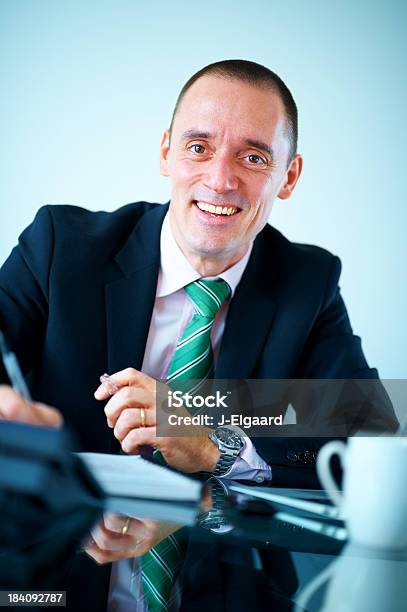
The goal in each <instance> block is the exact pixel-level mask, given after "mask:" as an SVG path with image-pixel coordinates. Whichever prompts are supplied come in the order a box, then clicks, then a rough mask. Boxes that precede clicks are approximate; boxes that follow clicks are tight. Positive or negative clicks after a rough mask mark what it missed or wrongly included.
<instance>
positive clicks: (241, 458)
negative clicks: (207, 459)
mask: <svg viewBox="0 0 407 612" xmlns="http://www.w3.org/2000/svg"><path fill="white" fill-rule="evenodd" d="M228 429H232V430H234V431H236V433H238V434H239V435H240V436H241V437H242V440H244V444H243V446H242V448H241V449H240V452H239V455H238V457H237V459H236V461H235V462H234V464H233V465H232V467H231V468H230V469H229V470H228V471H227V472H226V474H223V475H222V476H217V478H219V479H222V478H227V479H234V480H252V481H254V482H257V483H259V484H261V483H262V482H266V481H270V480H271V478H272V474H271V467H270V466H269V465H268V463H266V462H265V461H264V459H262V458H261V457H260V456H259V455H258V453H257V451H256V449H255V447H254V445H253V442H252V441H251V440H250V438H248V437H247V436H246V435H245V434H244V433H243V431H242V430H241V429H240V428H239V427H235V426H230V427H228Z"/></svg>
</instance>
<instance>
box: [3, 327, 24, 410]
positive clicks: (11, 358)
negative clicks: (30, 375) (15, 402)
mask: <svg viewBox="0 0 407 612" xmlns="http://www.w3.org/2000/svg"><path fill="white" fill-rule="evenodd" d="M0 352H1V356H2V359H3V363H4V367H5V369H6V372H7V376H8V377H9V379H10V382H11V384H12V386H13V388H14V389H15V390H16V391H18V392H19V393H20V395H21V396H22V397H23V398H24V399H26V400H28V401H29V402H30V401H31V395H30V392H29V390H28V387H27V383H26V382H25V380H24V376H23V374H22V372H21V369H20V366H19V363H18V361H17V357H16V356H15V355H14V353H13V352H12V351H10V349H9V348H8V346H7V342H6V340H5V338H4V335H3V333H2V332H1V331H0Z"/></svg>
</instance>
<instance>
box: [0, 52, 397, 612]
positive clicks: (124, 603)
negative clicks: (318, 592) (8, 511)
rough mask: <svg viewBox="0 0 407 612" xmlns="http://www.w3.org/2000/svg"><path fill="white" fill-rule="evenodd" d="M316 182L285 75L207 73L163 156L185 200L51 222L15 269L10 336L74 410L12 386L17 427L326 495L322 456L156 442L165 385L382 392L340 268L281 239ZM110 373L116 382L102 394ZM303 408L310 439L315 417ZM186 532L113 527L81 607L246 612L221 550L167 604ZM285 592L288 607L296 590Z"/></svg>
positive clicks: (232, 65) (46, 394)
mask: <svg viewBox="0 0 407 612" xmlns="http://www.w3.org/2000/svg"><path fill="white" fill-rule="evenodd" d="M301 168H302V158H301V156H300V155H298V154H297V109H296V105H295V102H294V100H293V98H292V95H291V93H290V92H289V90H288V89H287V87H286V86H285V84H284V83H283V82H282V81H281V79H280V78H279V77H278V76H277V75H276V74H274V73H273V72H271V71H270V70H269V69H267V68H265V67H263V66H260V65H258V64H255V63H253V62H247V61H243V60H228V61H223V62H218V63H215V64H212V65H210V66H207V67H206V68H203V69H202V70H201V71H199V72H198V73H197V74H195V75H194V76H193V77H192V78H191V79H190V80H189V81H188V82H187V83H186V85H185V86H184V88H183V90H182V91H181V94H180V96H179V98H178V101H177V104H176V108H175V111H174V114H173V118H172V122H171V126H170V128H169V129H167V130H166V131H165V132H164V135H163V139H162V143H161V172H162V174H164V175H166V176H168V177H169V178H170V182H171V201H170V203H169V204H167V205H159V204H149V203H146V202H139V203H136V204H129V205H127V206H124V207H122V208H120V209H118V210H116V211H114V212H111V213H105V212H90V211H88V210H85V209H82V208H78V207H74V206H50V207H44V208H42V209H41V210H40V211H39V212H38V214H37V217H36V218H35V220H34V222H33V223H32V225H31V226H30V227H29V228H27V229H26V230H25V232H23V234H22V235H21V237H20V241H19V245H18V246H17V247H16V248H15V249H14V250H13V252H12V254H11V255H10V257H9V259H8V260H7V261H6V263H5V264H4V266H3V268H2V269H1V271H0V328H1V329H2V330H3V331H4V333H5V335H6V336H7V338H8V340H9V343H10V345H11V346H12V347H13V349H14V350H15V352H16V353H17V355H18V357H19V359H20V361H21V364H22V367H23V370H24V372H25V373H27V374H29V383H30V386H31V390H32V393H33V397H34V398H35V399H37V400H41V401H43V402H46V403H47V404H49V405H51V406H55V407H56V408H57V409H58V410H59V411H60V412H59V413H56V412H54V411H53V410H49V409H47V408H45V407H43V406H40V405H36V406H35V407H34V409H33V410H31V411H30V410H27V405H26V404H25V403H24V402H23V401H22V400H21V399H20V398H19V396H18V395H17V394H16V393H14V392H13V391H12V390H10V389H9V388H7V387H4V388H2V389H0V414H1V416H2V418H4V419H14V420H20V421H29V422H33V421H34V422H36V423H38V424H49V425H55V424H57V423H59V422H60V417H59V414H60V413H62V415H63V417H64V421H65V423H66V424H67V425H68V426H70V427H71V428H72V429H73V430H74V432H75V434H76V437H77V439H78V441H79V445H80V447H81V449H82V450H84V451H93V452H116V451H118V450H119V449H120V448H121V449H122V450H123V451H124V452H126V453H130V454H138V453H140V451H141V449H142V447H143V446H145V445H147V446H151V447H153V448H155V449H157V450H159V451H160V452H161V454H162V456H163V457H164V459H165V460H166V462H167V463H168V464H169V465H170V466H172V467H174V468H177V469H179V470H181V471H183V472H186V473H194V472H201V471H205V472H210V473H214V474H215V475H217V476H219V477H220V478H222V477H225V476H226V477H233V478H238V479H241V480H248V481H252V482H257V483H260V482H263V483H265V484H268V485H271V486H311V487H316V486H318V484H317V481H316V478H315V470H314V467H315V466H314V458H315V453H316V451H317V450H318V448H319V446H320V443H321V441H318V440H313V439H308V440H304V439H299V438H297V439H295V438H293V439H290V438H284V439H283V438H281V439H278V440H277V439H272V438H256V439H253V440H250V438H247V437H244V436H243V434H242V432H239V430H231V429H228V428H222V427H221V428H218V429H216V430H215V431H212V430H210V429H209V428H207V427H204V426H202V427H199V428H198V430H196V431H195V433H196V432H198V434H199V435H194V436H191V437H185V436H184V437H158V436H157V431H156V398H155V388H156V381H157V380H160V381H165V382H166V383H171V384H173V383H174V382H175V383H177V382H178V381H181V382H183V383H184V384H185V383H188V380H190V379H205V378H212V377H215V378H232V379H247V378H249V379H250V378H252V379H255V378H259V379H265V378H270V379H287V378H288V379H291V378H316V379H318V378H339V379H345V378H373V379H375V378H377V371H376V370H374V369H370V368H369V367H368V365H367V362H366V360H365V357H364V355H363V353H362V349H361V343H360V339H359V338H358V337H357V336H355V335H353V332H352V329H351V326H350V323H349V319H348V316H347V313H346V309H345V306H344V303H343V301H342V298H341V295H340V292H339V288H338V279H339V274H340V262H339V259H338V258H337V257H335V256H333V255H331V254H330V253H328V252H327V251H325V250H323V249H320V248H318V247H314V246H309V245H299V244H294V243H291V242H290V241H288V240H287V239H286V238H285V237H284V236H282V234H281V233H279V232H278V231H277V230H276V229H274V228H272V227H271V226H270V225H269V224H268V219H269V216H270V212H271V209H272V206H273V203H274V201H275V199H276V198H281V199H285V198H288V197H290V195H291V193H292V191H293V189H294V187H295V185H296V183H297V180H298V178H299V176H300V173H301ZM106 371H107V372H110V373H111V378H110V382H109V385H107V384H106V380H105V381H104V382H102V384H100V385H99V378H100V375H101V374H103V373H104V372H106ZM3 378H4V381H6V378H5V377H4V376H3ZM112 389H113V390H112ZM101 402H103V403H102V404H101ZM103 406H104V410H103ZM297 408H298V410H297V421H298V423H299V424H301V423H303V422H304V421H305V420H306V416H307V415H306V414H304V412H303V411H302V410H301V406H299V407H297ZM372 419H374V420H375V423H376V426H377V427H379V428H381V429H386V430H394V429H395V428H396V427H397V422H396V419H395V417H394V414H393V412H392V409H391V408H390V407H389V406H388V405H387V404H386V403H383V404H381V405H380V406H379V407H377V409H376V411H375V413H374V414H372ZM172 532H173V527H168V526H164V525H160V524H159V523H157V522H154V521H138V520H137V519H133V520H130V521H128V520H127V519H126V518H125V517H119V516H113V517H107V518H106V519H105V520H104V521H102V522H101V523H100V524H99V525H97V526H96V527H95V529H94V530H93V531H92V539H91V540H90V541H89V543H88V544H87V547H86V552H87V553H88V557H84V558H83V559H81V560H80V561H78V568H77V569H76V570H75V571H73V573H72V574H71V577H70V582H67V585H66V588H67V590H68V606H71V607H72V609H84V606H85V607H87V609H92V610H105V609H106V606H107V607H108V609H110V610H133V611H134V610H136V611H143V612H145V610H147V609H148V608H149V609H150V610H151V611H153V610H163V609H165V607H166V605H167V603H168V601H169V600H171V602H172V604H171V605H172V606H173V608H174V609H176V608H177V607H178V608H180V609H181V610H191V609H192V608H193V609H195V610H207V609H209V607H210V608H211V609H212V610H218V609H219V610H226V609H227V610H229V609H230V610H233V611H236V610H240V609H242V610H245V612H246V611H247V607H248V604H247V597H246V595H245V593H244V592H242V588H244V587H240V588H238V587H237V586H236V585H239V584H246V583H247V580H246V579H248V576H253V580H254V582H256V580H257V578H256V577H255V576H258V574H255V573H253V574H250V572H253V571H254V570H253V568H251V567H249V565H250V564H249V565H247V563H246V562H244V563H243V562H242V563H243V565H242V567H243V566H244V568H243V570H242V569H240V570H239V567H238V566H233V569H231V570H230V572H229V570H228V572H229V573H228V576H229V578H230V577H231V576H232V574H233V575H235V574H236V572H239V571H240V572H241V571H243V572H244V577H245V580H246V582H244V581H243V582H240V580H239V578H237V579H236V580H231V582H230V584H232V585H235V586H233V589H234V593H233V595H231V597H230V599H228V601H229V602H230V606H229V607H228V606H227V605H226V603H225V601H226V599H225V597H224V593H223V592H222V589H221V590H220V591H216V589H215V590H214V589H213V585H214V584H217V582H218V579H219V576H220V575H224V569H222V570H221V568H220V565H219V564H220V563H221V561H222V555H221V552H219V555H218V556H216V554H215V553H213V551H212V557H210V559H209V561H208V558H206V560H205V557H204V558H203V559H199V558H198V559H197V558H196V557H195V558H194V554H196V553H195V551H196V548H194V546H192V545H191V546H190V547H189V549H188V552H187V554H186V556H185V557H184V555H183V554H182V555H181V557H182V558H181V559H179V560H178V561H179V562H181V561H184V569H185V572H184V574H183V581H181V580H177V574H178V570H175V569H174V571H172V570H170V573H172V577H173V579H172V580H171V581H170V582H169V584H168V585H167V587H168V588H167V590H166V592H164V591H161V590H160V588H161V587H160V588H159V587H158V585H161V584H162V582H163V580H162V579H161V578H160V576H159V573H155V570H156V568H154V571H153V572H152V574H150V573H149V571H148V568H147V566H148V565H149V564H150V565H151V564H154V562H157V559H158V565H160V564H161V565H162V566H163V565H165V566H166V567H167V563H168V564H169V563H170V562H169V561H168V562H167V561H166V560H165V559H164V558H163V557H162V554H164V553H163V548H165V547H167V549H168V548H170V549H172V548H174V550H175V549H176V548H177V540H176V536H174V535H173V533H172ZM163 543H164V546H163ZM216 550H218V549H216ZM205 554H206V553H205ZM250 558H251V557H250ZM154 559H155V561H154ZM94 560H95V561H96V562H97V563H98V564H100V567H99V566H97V565H96V564H95V563H94ZM111 562H114V563H113V567H112V571H111V576H110V582H109V573H110V565H108V564H110V563H111ZM222 563H224V560H223V561H222ZM245 563H246V565H245ZM156 564H157V563H156ZM199 564H201V565H199ZM190 567H194V568H195V569H194V573H193V574H191V576H192V577H191V576H190V575H189V574H188V568H190ZM222 567H223V568H224V566H222ZM198 575H199V577H200V578H199V581H197V580H196V579H194V578H193V576H198ZM236 575H237V574H236ZM67 580H68V579H67ZM270 580H271V581H273V580H274V579H273V577H271V578H270ZM109 584H110V589H108V587H109ZM174 584H175V586H174ZM256 584H257V583H256ZM275 584H276V582H275V580H274V582H270V584H269V583H267V581H266V582H262V583H261V584H260V583H258V587H256V589H257V590H256V593H258V595H256V597H257V599H256V602H255V604H254V603H253V601H252V607H253V605H254V606H255V607H256V609H258V610H260V609H263V606H264V609H271V607H272V605H274V603H275V600H274V599H273V592H274V588H273V585H274V586H275ZM130 585H131V588H130ZM277 590H278V591H279V593H280V595H279V596H278V597H279V598H281V596H282V595H281V593H283V591H284V588H283V585H282V584H278V585H277ZM260 594H261V595H260ZM86 598H87V603H86V602H85V599H86ZM85 603H86V605H85ZM280 603H281V602H280ZM273 609H278V610H280V609H285V608H283V607H274V608H273Z"/></svg>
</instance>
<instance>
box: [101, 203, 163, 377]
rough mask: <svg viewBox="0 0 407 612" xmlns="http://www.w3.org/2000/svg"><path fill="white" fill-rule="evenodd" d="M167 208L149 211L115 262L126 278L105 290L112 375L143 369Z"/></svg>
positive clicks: (111, 284) (161, 207)
mask: <svg viewBox="0 0 407 612" xmlns="http://www.w3.org/2000/svg"><path fill="white" fill-rule="evenodd" d="M167 210H168V205H165V206H157V207H155V208H153V209H152V210H149V211H147V212H146V213H145V214H144V215H143V217H142V218H141V220H140V221H139V222H138V223H137V226H136V228H135V230H134V232H133V233H132V234H131V236H130V238H129V239H128V240H127V242H126V243H125V245H124V246H123V248H122V249H121V251H120V252H119V253H118V255H117V256H116V258H115V261H116V263H117V264H118V266H119V268H120V270H121V272H122V273H123V275H124V276H122V277H121V278H119V279H118V280H115V281H113V282H110V283H109V284H107V285H106V287H105V296H106V319H107V346H108V368H109V372H110V373H113V372H117V371H118V370H123V369H124V368H127V367H134V368H137V369H138V370H139V369H141V366H142V363H143V357H144V350H145V346H146V342H147V336H148V330H149V326H150V320H151V315H152V311H153V307H154V300H155V294H156V287H157V279H158V272H159V268H160V234H161V226H162V222H163V220H164V216H165V214H166V212H167Z"/></svg>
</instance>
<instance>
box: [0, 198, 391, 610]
mask: <svg viewBox="0 0 407 612" xmlns="http://www.w3.org/2000/svg"><path fill="white" fill-rule="evenodd" d="M167 210H168V205H160V204H149V203H146V202H140V203H136V204H129V205H127V206H124V207H122V208H120V209H118V210H117V211H115V212H112V213H106V212H89V211H87V210H85V209H82V208H78V207H74V206H62V205H60V206H47V207H44V208H42V209H40V211H39V212H38V214H37V216H36V218H35V220H34V222H33V223H32V224H31V225H30V226H29V227H28V228H27V229H26V230H25V231H24V232H23V234H22V235H21V237H20V240H19V244H18V246H17V247H16V248H15V249H14V250H13V252H12V253H11V255H10V257H9V259H8V260H7V261H6V263H5V264H4V265H3V267H2V269H1V270H0V328H1V329H2V330H3V331H4V333H5V334H6V336H7V338H8V340H9V343H10V345H11V346H12V348H13V349H14V350H15V352H16V353H17V355H18V358H19V359H20V362H21V364H22V367H23V370H24V372H25V373H26V374H27V376H28V380H29V383H30V387H31V390H32V393H33V397H34V398H36V399H38V400H41V401H43V402H46V403H48V404H50V405H53V406H56V407H58V408H59V409H60V410H61V411H62V413H63V414H64V417H65V421H66V423H67V424H68V425H69V426H70V427H71V429H73V430H74V432H75V434H76V437H77V440H78V445H79V448H80V449H82V450H86V451H93V452H114V451H116V450H118V447H117V442H116V441H115V439H114V438H113V436H112V431H111V430H110V429H109V428H108V427H107V425H106V419H105V415H104V412H103V408H102V406H101V404H100V402H97V401H96V400H95V399H94V397H93V392H94V390H95V388H96V387H97V386H98V384H99V376H100V374H101V373H103V372H115V371H118V370H122V369H124V368H126V367H129V366H132V367H135V368H137V369H140V368H141V365H142V361H143V355H144V350H145V346H146V340H147V335H148V330H149V324H150V319H151V315H152V309H153V306H154V300H155V291H156V285H157V277H158V271H159V265H160V231H161V225H162V221H163V219H164V216H165V214H166V212H167ZM340 267H341V266H340V261H339V259H338V258H337V257H335V256H333V255H332V254H330V253H329V252H327V251H326V250H324V249H321V248H318V247H315V246H309V245H302V244H294V243H292V242H290V241H288V240H287V239H286V238H285V237H284V236H283V235H282V234H281V233H280V232H278V231H277V230H276V229H274V228H272V227H271V226H269V225H267V226H266V227H265V228H264V230H263V231H262V232H260V234H259V235H258V236H257V238H256V240H255V242H254V246H253V250H252V253H251V256H250V259H249V262H248V264H247V267H246V270H245V272H244V274H243V276H242V279H241V281H240V283H239V285H238V287H237V290H236V293H235V296H234V297H233V300H232V302H231V304H230V308H229V312H228V316H227V320H226V325H225V330H224V334H223V338H222V343H221V347H220V352H219V357H218V362H217V365H216V372H215V376H216V377H217V378H234V379H236V378H242V379H250V378H254V379H255V378H273V379H300V378H311V379H322V378H323V379H327V378H334V379H347V378H357V379H368V378H373V379H375V378H377V371H376V370H375V369H370V368H369V366H368V364H367V362H366V359H365V357H364V355H363V352H362V349H361V342H360V338H358V337H357V336H355V335H354V334H353V332H352V329H351V326H350V323H349V319H348V315H347V312H346V308H345V305H344V302H343V300H342V298H341V295H340V292H339V288H338V279H339V275H340ZM3 376H4V374H3ZM0 377H1V374H0ZM297 419H298V421H299V423H301V419H302V415H301V411H300V410H299V412H298V413H297ZM375 419H376V423H377V422H379V424H380V426H381V427H382V428H383V429H389V430H394V429H395V428H396V427H397V421H396V419H395V416H394V413H393V411H392V408H391V406H390V405H389V404H388V403H386V401H383V403H380V402H379V405H378V406H377V410H376V414H375ZM289 432H290V430H289V428H288V429H287V438H281V439H277V440H272V439H270V438H261V439H256V440H255V446H256V449H257V451H258V452H259V453H260V454H261V455H262V456H263V458H264V459H265V460H266V461H268V462H269V463H270V465H271V467H272V473H273V485H275V486H298V487H302V486H317V482H316V479H315V471H314V466H313V465H312V463H313V461H311V462H310V460H309V457H310V456H311V457H313V456H315V451H316V450H318V448H319V446H320V445H321V440H319V439H312V438H298V437H293V438H291V437H290V433H289ZM310 451H311V453H310ZM304 457H305V459H304V460H303V458H304ZM91 563H92V562H91V561H88V565H89V564H91ZM93 565H94V564H93ZM192 566H193V563H191V567H192ZM198 566H199V563H198ZM95 567H96V566H95ZM205 567H206V570H205V575H206V576H207V577H208V576H209V574H208V564H206V566H205ZM210 567H211V568H212V570H213V571H214V563H212V562H211V564H210ZM97 569H98V570H100V575H101V574H102V573H103V572H104V573H105V574H106V568H97ZM213 571H212V573H213ZM212 573H211V575H212ZM246 575H247V574H246ZM81 580H83V586H81ZM89 580H90V579H88V578H87V577H86V572H80V573H79V574H77V575H76V577H75V581H76V585H77V587H78V592H79V591H81V592H82V595H83V593H84V590H88V591H91V590H92V589H91V588H90V587H89V586H88V587H87V588H85V585H86V584H88V585H89V584H90V582H89ZM95 580H96V584H98V585H99V586H98V591H99V594H103V596H105V595H106V592H105V587H106V584H107V582H101V581H100V576H99V578H96V579H95ZM208 580H209V587H210V585H211V584H212V585H214V584H215V582H216V580H215V577H214V575H213V576H212V578H211V579H209V578H208ZM232 582H233V581H232ZM238 582H239V581H238ZM201 583H202V585H203V587H202V588H203V590H202V593H204V592H206V591H205V589H206V590H207V589H208V588H209V587H208V586H206V587H205V581H203V582H202V580H201ZM102 584H103V585H104V587H103V588H102ZM185 584H186V589H185V592H186V593H187V591H188V588H187V585H188V584H189V583H188V580H186V583H185ZM190 584H195V583H194V581H192V582H191V583H190ZM188 597H192V598H193V594H192V591H191V589H189V595H188ZM188 597H187V599H186V601H187V600H188ZM201 599H202V598H201ZM201 599H200V598H199V597H198V599H196V600H195V603H194V605H195V604H196V602H197V601H200V600H201ZM91 601H93V603H92V604H89V609H94V610H96V609H97V607H95V606H96V602H95V600H91ZM191 601H192V600H191ZM225 601H226V600H225ZM241 601H243V600H241ZM76 605H77V604H76ZM186 605H187V604H185V606H186ZM76 609H78V608H76ZM101 609H102V608H101ZM185 609H188V607H186V608H185ZM219 609H222V610H223V609H227V606H226V604H225V605H224V607H219Z"/></svg>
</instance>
